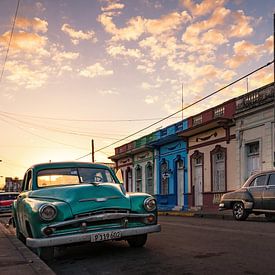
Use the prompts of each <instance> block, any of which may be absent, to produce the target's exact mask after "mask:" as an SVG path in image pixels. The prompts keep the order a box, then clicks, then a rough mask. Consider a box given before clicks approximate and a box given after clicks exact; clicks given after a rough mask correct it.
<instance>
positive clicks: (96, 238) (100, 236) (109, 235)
mask: <svg viewBox="0 0 275 275" xmlns="http://www.w3.org/2000/svg"><path fill="white" fill-rule="evenodd" d="M119 238H121V232H119V231H110V232H102V233H95V234H93V235H91V242H102V241H108V240H114V239H119Z"/></svg>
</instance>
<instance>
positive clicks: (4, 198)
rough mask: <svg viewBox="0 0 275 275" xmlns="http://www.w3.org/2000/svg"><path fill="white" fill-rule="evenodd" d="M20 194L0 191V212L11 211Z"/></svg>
mask: <svg viewBox="0 0 275 275" xmlns="http://www.w3.org/2000/svg"><path fill="white" fill-rule="evenodd" d="M18 194H19V193H18V192H0V213H9V212H11V209H12V203H13V201H14V200H15V199H16V198H17V196H18Z"/></svg>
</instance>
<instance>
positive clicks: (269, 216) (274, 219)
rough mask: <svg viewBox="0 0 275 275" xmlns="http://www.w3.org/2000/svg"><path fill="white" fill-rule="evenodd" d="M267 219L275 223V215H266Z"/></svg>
mask: <svg viewBox="0 0 275 275" xmlns="http://www.w3.org/2000/svg"><path fill="white" fill-rule="evenodd" d="M265 218H266V220H267V221H269V222H274V221H275V215H274V214H270V213H266V214H265Z"/></svg>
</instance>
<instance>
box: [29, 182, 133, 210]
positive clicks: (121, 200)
mask: <svg viewBox="0 0 275 275" xmlns="http://www.w3.org/2000/svg"><path fill="white" fill-rule="evenodd" d="M29 198H36V199H41V200H49V201H63V202H66V203H68V204H69V206H70V207H71V210H72V214H73V215H77V214H82V213H86V212H91V211H96V210H100V209H106V208H116V209H127V210H129V209H130V208H131V205H130V198H129V197H128V196H127V195H126V194H124V193H123V192H122V189H121V187H120V184H113V183H101V184H99V185H93V184H80V185H72V186H63V187H50V188H43V189H39V190H36V191H32V192H31V194H30V195H29Z"/></svg>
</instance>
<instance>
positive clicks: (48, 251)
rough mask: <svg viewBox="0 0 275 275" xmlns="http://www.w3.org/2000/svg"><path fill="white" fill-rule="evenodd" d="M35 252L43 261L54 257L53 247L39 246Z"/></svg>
mask: <svg viewBox="0 0 275 275" xmlns="http://www.w3.org/2000/svg"><path fill="white" fill-rule="evenodd" d="M36 252H37V255H38V256H39V258H40V259H42V260H44V261H50V260H52V259H53V258H54V247H39V248H37V251H36Z"/></svg>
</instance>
